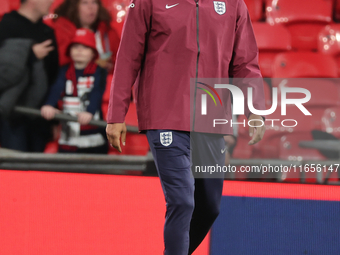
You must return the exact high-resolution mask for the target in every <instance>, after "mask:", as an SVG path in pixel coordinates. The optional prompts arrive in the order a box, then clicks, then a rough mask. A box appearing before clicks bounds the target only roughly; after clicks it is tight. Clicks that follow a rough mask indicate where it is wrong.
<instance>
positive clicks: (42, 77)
mask: <svg viewBox="0 0 340 255" xmlns="http://www.w3.org/2000/svg"><path fill="white" fill-rule="evenodd" d="M32 43H33V41H32V40H30V39H7V40H5V41H4V43H3V44H2V46H1V48H0V115H2V116H3V117H9V116H10V114H11V112H12V110H13V108H14V107H15V106H16V105H20V106H27V107H32V108H39V107H40V106H41V104H42V103H43V100H44V99H45V96H46V93H47V90H48V79H47V74H46V71H45V68H44V63H43V60H36V61H35V62H34V63H33V64H32V66H30V67H29V66H28V65H27V62H28V57H29V54H30V53H31V48H32Z"/></svg>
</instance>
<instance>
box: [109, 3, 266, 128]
mask: <svg viewBox="0 0 340 255" xmlns="http://www.w3.org/2000/svg"><path fill="white" fill-rule="evenodd" d="M228 77H236V78H261V73H260V69H259V66H258V48H257V44H256V41H255V36H254V33H253V29H252V25H251V20H250V17H249V14H248V10H247V7H246V5H245V3H244V1H243V0H224V2H221V1H213V0H198V1H197V2H196V1H195V0H132V1H131V4H130V6H129V9H128V13H127V16H126V20H125V24H124V27H123V31H122V38H121V43H120V47H119V49H118V53H117V59H116V66H115V70H114V76H113V81H112V87H111V94H110V102H109V109H108V118H107V120H108V123H123V122H124V119H125V115H126V113H127V110H128V107H129V103H130V96H131V87H132V86H133V84H134V83H135V82H136V85H137V93H136V97H137V115H138V125H139V130H140V131H142V130H147V129H172V130H183V131H198V132H208V133H221V134H232V128H231V127H230V125H220V126H219V127H218V129H215V130H213V131H212V130H211V129H209V128H207V127H206V125H204V122H205V123H207V122H206V121H204V119H203V121H202V118H199V117H202V116H198V115H200V112H201V111H200V109H194V108H195V105H198V102H196V103H195V104H193V103H192V99H191V98H190V81H192V79H191V78H193V79H195V78H196V79H199V78H228ZM191 83H192V82H191ZM194 84H195V83H194ZM212 85H213V84H212ZM249 86H250V87H252V88H253V102H254V104H253V105H254V108H255V109H258V110H263V109H265V107H264V101H265V100H264V92H263V83H262V82H261V83H258V82H254V83H251V82H250V83H249V84H248V85H247V86H243V87H242V86H241V89H242V91H244V92H245V91H247V87H249ZM193 90H194V91H196V92H197V95H196V97H195V100H198V101H199V100H200V95H201V93H204V91H202V90H200V89H197V88H196V87H195V86H194V87H191V92H193ZM191 94H193V93H191ZM195 94H196V93H195ZM244 96H245V98H247V96H246V94H245V93H244ZM190 99H191V102H190ZM209 100H210V99H209V98H208V101H209ZM223 100H224V101H223V105H224V114H225V119H228V120H229V119H231V118H232V116H231V112H230V101H228V100H230V97H223ZM210 101H211V100H210ZM190 105H192V107H190ZM190 108H191V109H190ZM209 109H212V108H209ZM214 109H217V108H214ZM194 114H195V116H197V117H196V119H195V118H194V119H195V120H194V122H195V123H191V124H190V122H192V120H193V118H192V116H193V115H194ZM190 115H191V118H190ZM245 115H246V116H247V117H249V115H250V112H249V109H248V106H247V103H246V101H245ZM190 119H191V121H190ZM193 124H194V127H193ZM210 126H212V125H211V123H209V127H210Z"/></svg>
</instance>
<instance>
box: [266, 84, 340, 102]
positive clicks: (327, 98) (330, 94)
mask: <svg viewBox="0 0 340 255" xmlns="http://www.w3.org/2000/svg"><path fill="white" fill-rule="evenodd" d="M272 84H273V86H274V87H278V103H279V104H280V102H281V94H282V92H281V91H282V88H288V87H291V88H304V89H307V90H308V91H309V92H310V93H311V99H310V100H309V101H308V102H306V103H304V106H306V107H307V108H308V107H324V108H327V107H332V106H336V105H338V104H339V103H340V86H339V85H340V84H339V82H337V79H326V78H325V79H315V78H296V79H294V78H290V79H272ZM304 97H305V95H304V94H302V93H293V92H289V93H287V95H286V98H290V99H292V98H304Z"/></svg>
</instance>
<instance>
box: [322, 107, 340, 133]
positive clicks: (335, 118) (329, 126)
mask: <svg viewBox="0 0 340 255" xmlns="http://www.w3.org/2000/svg"><path fill="white" fill-rule="evenodd" d="M321 130H322V131H324V132H327V133H329V134H332V135H334V136H335V137H337V138H339V139H340V108H339V107H331V108H328V109H326V110H325V111H324V114H323V116H322V127H321Z"/></svg>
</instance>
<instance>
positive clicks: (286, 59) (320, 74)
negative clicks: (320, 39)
mask: <svg viewBox="0 0 340 255" xmlns="http://www.w3.org/2000/svg"><path fill="white" fill-rule="evenodd" d="M273 68H274V69H273V77H274V78H337V77H338V70H337V65H336V62H335V60H334V59H333V58H332V57H330V56H327V55H324V54H320V53H314V52H287V53H280V54H278V55H277V57H276V58H275V61H274V65H273Z"/></svg>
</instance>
